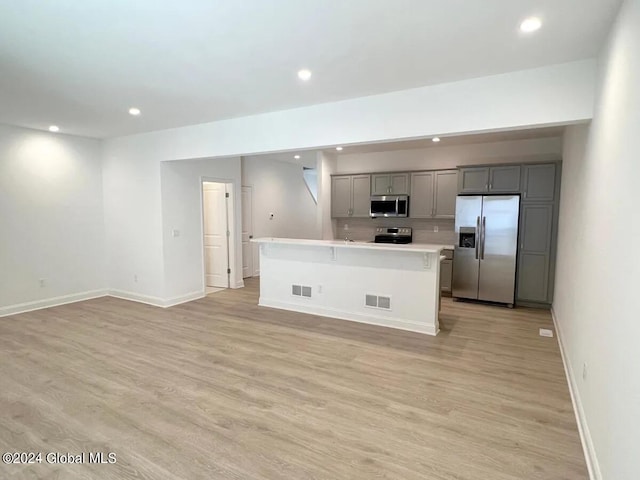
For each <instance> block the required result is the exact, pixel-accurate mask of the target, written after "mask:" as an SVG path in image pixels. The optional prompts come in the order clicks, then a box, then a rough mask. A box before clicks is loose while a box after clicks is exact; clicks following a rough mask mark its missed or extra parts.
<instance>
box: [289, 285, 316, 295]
mask: <svg viewBox="0 0 640 480" xmlns="http://www.w3.org/2000/svg"><path fill="white" fill-rule="evenodd" d="M291 295H294V296H296V297H307V298H311V287H307V286H304V285H291Z"/></svg>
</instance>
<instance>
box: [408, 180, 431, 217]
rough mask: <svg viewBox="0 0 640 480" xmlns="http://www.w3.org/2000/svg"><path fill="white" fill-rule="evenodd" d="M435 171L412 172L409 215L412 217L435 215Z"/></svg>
mask: <svg viewBox="0 0 640 480" xmlns="http://www.w3.org/2000/svg"><path fill="white" fill-rule="evenodd" d="M434 173H435V172H416V173H412V174H411V199H410V201H409V216H410V217H411V218H431V217H433V214H434V204H433V199H434V195H433V187H434V182H433V178H434Z"/></svg>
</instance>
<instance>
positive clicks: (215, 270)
mask: <svg viewBox="0 0 640 480" xmlns="http://www.w3.org/2000/svg"><path fill="white" fill-rule="evenodd" d="M225 193H226V189H225V184H224V183H210V182H206V183H204V184H203V198H204V262H205V279H206V284H207V286H208V287H222V288H227V287H229V275H228V274H227V269H228V268H229V267H228V265H229V243H228V241H227V201H226V198H225Z"/></svg>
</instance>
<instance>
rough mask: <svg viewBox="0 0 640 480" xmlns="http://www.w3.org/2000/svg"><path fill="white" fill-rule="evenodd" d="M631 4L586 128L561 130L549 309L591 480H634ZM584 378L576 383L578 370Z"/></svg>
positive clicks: (638, 101)
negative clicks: (556, 234)
mask: <svg viewBox="0 0 640 480" xmlns="http://www.w3.org/2000/svg"><path fill="white" fill-rule="evenodd" d="M639 46H640V1H639V0H630V1H627V2H625V3H624V4H623V7H622V10H621V12H620V15H619V17H618V20H617V23H616V24H615V26H614V28H613V31H612V34H611V37H610V40H609V44H608V47H607V48H606V50H605V52H604V54H603V56H602V64H601V68H602V72H601V82H600V87H599V92H598V97H597V102H596V108H595V118H594V120H593V122H592V125H591V126H590V127H588V126H578V127H572V128H570V129H568V131H567V133H566V136H565V154H564V162H563V172H562V182H563V183H562V192H561V206H560V225H559V237H558V261H557V267H556V287H555V295H554V298H555V300H554V304H553V309H554V313H555V317H556V320H557V323H558V327H559V333H560V339H561V341H562V344H563V346H564V350H565V354H566V358H567V361H568V367H569V370H570V375H571V377H572V386H573V389H574V393H575V396H576V400H577V403H578V407H579V408H578V411H579V413H580V415H581V420H582V422H583V429H584V431H585V434H586V437H587V440H588V444H589V457H590V459H591V460H592V463H593V467H594V468H593V470H594V475H593V478H598V479H600V478H604V479H607V480H609V479H610V480H627V479H629V480H631V479H636V478H640V456H639V455H638V452H640V353H639V350H638V341H639V339H640V296H639V295H638V287H639V285H640V284H639V280H638V279H639V278H640V254H639V253H638V252H637V251H636V250H635V249H634V242H635V241H636V239H638V238H640V221H638V220H639V211H638V205H637V188H638V179H640V88H639V86H640V55H639V54H638V47H639ZM584 363H586V364H587V376H586V379H583V376H582V372H583V364H584Z"/></svg>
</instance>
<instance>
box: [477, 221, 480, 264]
mask: <svg viewBox="0 0 640 480" xmlns="http://www.w3.org/2000/svg"><path fill="white" fill-rule="evenodd" d="M479 245H480V217H476V260H478V247H479Z"/></svg>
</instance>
